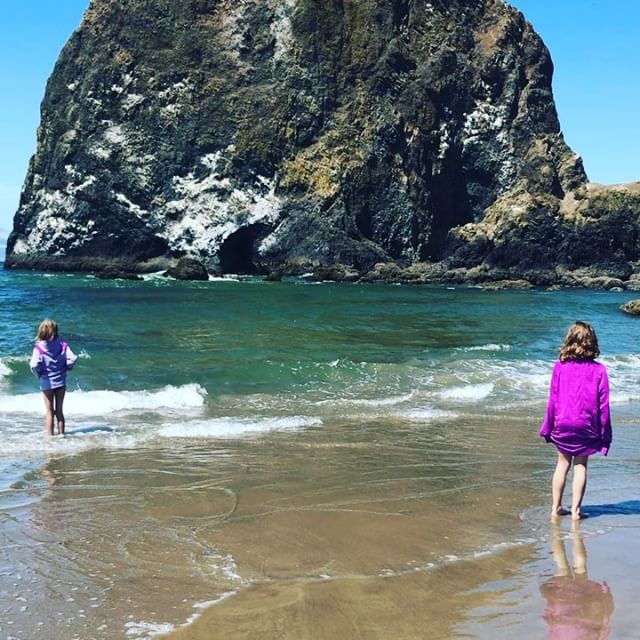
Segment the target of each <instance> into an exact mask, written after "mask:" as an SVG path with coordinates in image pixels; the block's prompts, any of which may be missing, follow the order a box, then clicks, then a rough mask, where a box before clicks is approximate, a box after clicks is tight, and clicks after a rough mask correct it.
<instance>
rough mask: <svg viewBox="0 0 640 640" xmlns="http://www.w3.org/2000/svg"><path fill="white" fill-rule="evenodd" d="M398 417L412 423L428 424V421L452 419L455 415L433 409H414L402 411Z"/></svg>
mask: <svg viewBox="0 0 640 640" xmlns="http://www.w3.org/2000/svg"><path fill="white" fill-rule="evenodd" d="M399 415H400V416H402V417H403V418H408V419H409V420H412V421H417V422H428V421H429V420H436V419H438V418H452V417H454V416H455V415H456V414H455V413H452V412H451V411H444V410H442V409H434V408H433V407H418V408H416V409H410V410H408V411H403V412H402V413H400V414H399Z"/></svg>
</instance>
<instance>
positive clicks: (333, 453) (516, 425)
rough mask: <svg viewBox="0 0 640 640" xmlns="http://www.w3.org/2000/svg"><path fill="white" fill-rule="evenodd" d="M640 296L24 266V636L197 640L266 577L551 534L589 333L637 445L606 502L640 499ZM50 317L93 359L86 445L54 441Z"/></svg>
mask: <svg viewBox="0 0 640 640" xmlns="http://www.w3.org/2000/svg"><path fill="white" fill-rule="evenodd" d="M629 298H630V296H629V294H628V293H616V292H598V291H554V292H546V291H531V292H512V291H505V292H488V291H482V290H480V289H475V288H468V287H451V288H445V287H411V286H391V285H367V286H363V285H356V284H334V283H322V284H317V283H313V282H310V281H306V280H305V279H297V280H289V281H284V282H281V283H268V282H264V281H262V280H260V279H256V278H241V277H238V278H231V277H230V278H225V279H220V280H211V281H209V282H204V283H184V282H176V281H172V280H168V279H165V278H162V277H160V276H149V277H147V278H146V280H145V281H144V282H125V281H103V280H99V279H96V278H93V277H91V276H87V275H76V274H34V273H28V272H4V271H2V272H0V302H1V304H0V327H1V328H2V331H1V332H0V433H1V434H2V447H1V448H0V596H2V599H3V601H4V602H9V603H10V605H8V606H7V607H6V608H5V610H4V612H3V619H2V620H1V621H0V633H4V634H5V635H6V634H7V633H10V634H11V635H12V637H16V638H21V639H27V638H36V637H43V636H42V635H41V634H42V629H43V628H44V629H47V635H46V637H48V638H52V639H55V638H65V639H67V638H74V637H77V638H104V639H110V638H120V637H127V638H150V637H155V636H158V635H161V634H163V633H180V630H181V629H183V628H184V627H185V625H187V626H188V627H191V626H192V625H197V620H198V619H200V617H201V616H202V612H203V611H209V610H214V609H215V608H216V607H220V608H221V610H222V608H223V607H225V606H229V603H230V602H231V601H233V600H234V599H237V598H240V597H245V596H244V595H242V594H245V593H251V589H255V588H256V587H260V586H261V585H265V584H269V585H273V584H277V585H280V584H282V585H285V584H287V585H288V584H290V582H291V581H298V582H300V583H302V584H307V583H313V582H314V581H339V580H349V579H353V578H354V576H356V577H357V576H360V577H366V578H368V579H369V578H376V577H378V578H387V577H389V576H396V577H401V576H403V575H407V574H408V573H413V572H418V573H420V572H422V573H428V572H433V571H437V570H439V568H440V567H442V566H445V565H447V564H448V563H451V562H457V561H467V560H469V559H478V558H483V557H485V556H496V554H499V553H500V552H501V551H504V550H505V549H518V548H521V547H523V546H526V545H531V544H535V543H536V542H540V541H544V540H545V539H546V537H547V535H548V532H547V531H546V529H545V526H546V518H545V516H546V513H547V510H548V505H547V496H546V493H547V491H548V488H547V484H548V475H549V472H550V469H551V466H550V465H551V464H552V463H553V456H554V454H553V452H552V451H551V450H550V448H548V447H545V446H542V445H541V444H540V442H539V439H538V438H537V436H536V431H537V425H538V423H539V420H540V416H541V414H542V411H543V409H544V403H545V400H546V394H547V387H548V382H549V375H550V371H551V366H552V363H553V360H554V358H555V354H556V352H557V348H558V346H559V344H560V341H561V339H562V335H563V333H564V331H565V329H566V328H567V326H568V325H569V324H570V323H571V322H572V321H574V320H577V319H584V320H587V321H589V322H591V323H592V324H593V325H594V326H595V328H596V330H597V332H598V337H599V340H600V346H601V350H602V358H601V360H602V362H604V363H605V364H606V365H607V367H608V370H609V375H610V381H611V390H612V396H611V398H612V412H613V416H614V423H615V425H616V428H617V429H618V431H615V432H614V433H615V434H616V435H615V437H616V438H618V435H619V438H618V439H617V440H616V442H617V443H618V445H616V443H614V447H613V449H612V454H611V456H610V458H609V459H608V460H603V459H598V460H594V464H593V466H592V470H591V476H590V482H592V484H593V485H594V486H595V488H594V489H592V488H591V485H590V488H589V492H590V493H589V494H588V496H592V499H593V501H594V502H595V503H600V504H608V503H611V502H619V501H620V500H625V499H626V500H631V499H633V498H634V497H637V490H638V488H639V487H638V481H637V480H636V478H635V472H634V469H635V465H636V463H637V458H638V449H637V447H638V444H639V443H638V437H637V436H636V435H635V429H634V426H635V425H637V424H638V417H637V416H638V406H639V403H638V401H639V400H640V387H639V386H638V372H639V371H640V347H639V345H640V320H637V319H635V318H631V317H629V316H625V315H624V314H622V313H621V312H620V310H619V306H620V304H622V303H623V302H625V301H626V300H628V299H629ZM44 317H53V318H55V319H56V320H57V321H58V323H59V325H60V328H61V335H62V336H63V337H64V339H65V340H66V341H67V342H68V343H69V344H70V345H71V347H72V348H73V349H74V351H75V352H76V353H77V354H79V360H78V363H77V365H76V368H75V369H74V370H73V371H72V372H71V373H70V374H69V380H68V393H67V398H66V401H65V413H66V418H67V433H68V435H67V437H66V438H64V439H62V438H52V439H50V438H47V437H45V433H44V425H43V417H42V401H41V398H40V395H39V392H38V391H37V382H36V380H35V378H33V376H32V375H31V373H30V372H29V370H28V366H27V361H28V358H29V355H30V352H31V348H32V343H33V336H34V333H35V330H36V327H37V325H38V323H39V321H40V320H41V319H42V318H44ZM616 446H617V448H616ZM400 520H401V521H402V522H399V521H400ZM460 521H463V522H465V526H464V527H460V526H458V525H457V524H456V523H457V522H460ZM601 522H602V521H601ZM599 526H602V525H601V524H600V525H599ZM354 531H355V532H357V533H356V534H350V535H349V536H347V537H348V538H349V541H345V532H354ZM368 532H375V535H373V533H368ZM336 584H337V582H336ZM341 584H342V583H341ZM283 588H284V586H283ZM42 601H44V602H46V603H47V604H46V605H45V606H42ZM36 602H38V603H40V604H38V606H36ZM452 625H453V623H452ZM454 626H455V625H454ZM451 628H453V626H452V627H450V628H449V629H448V630H446V631H445V632H443V635H442V637H449V636H448V635H447V634H453V632H452V631H451ZM453 635H455V634H453ZM453 635H451V637H453ZM338 636H339V634H338ZM7 637H8V636H7ZM202 637H204V636H202ZM212 637H213V636H212ZM238 637H251V636H250V634H248V633H247V634H245V635H241V634H240V635H238ZM345 637H348V636H345ZM381 637H382V636H381ZM434 637H437V636H434ZM467 637H468V636H467ZM487 637H488V636H487Z"/></svg>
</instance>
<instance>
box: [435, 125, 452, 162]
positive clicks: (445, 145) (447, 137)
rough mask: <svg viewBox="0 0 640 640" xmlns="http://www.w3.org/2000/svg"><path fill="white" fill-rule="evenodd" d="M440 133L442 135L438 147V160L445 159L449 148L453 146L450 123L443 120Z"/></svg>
mask: <svg viewBox="0 0 640 640" xmlns="http://www.w3.org/2000/svg"><path fill="white" fill-rule="evenodd" d="M438 134H439V136H440V146H439V147H438V155H437V158H438V160H444V158H445V156H446V155H447V150H448V149H449V147H450V146H451V134H450V132H449V123H448V122H443V123H441V124H440V129H439V130H438Z"/></svg>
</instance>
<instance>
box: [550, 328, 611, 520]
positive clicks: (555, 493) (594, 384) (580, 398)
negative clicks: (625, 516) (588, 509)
mask: <svg viewBox="0 0 640 640" xmlns="http://www.w3.org/2000/svg"><path fill="white" fill-rule="evenodd" d="M599 354H600V349H599V347H598V339H597V337H596V333H595V331H594V330H593V328H592V327H591V325H589V324H587V323H586V322H575V323H574V324H572V325H571V326H570V327H569V330H568V331H567V334H566V336H565V338H564V342H563V344H562V347H561V348H560V355H559V360H558V362H556V363H555V365H554V367H553V373H552V374H551V388H550V390H549V401H548V402H547V410H546V413H545V416H544V420H543V422H542V425H541V426H540V432H539V433H540V436H542V437H543V438H544V439H545V440H546V441H547V442H552V443H553V444H554V445H555V446H556V449H557V450H558V462H557V465H556V468H555V471H554V472H553V477H552V480H551V493H552V497H553V504H552V507H551V516H552V517H555V516H558V515H565V514H567V513H568V511H566V510H565V509H563V508H562V494H563V492H564V486H565V483H566V480H567V474H568V473H569V469H570V468H571V466H572V465H573V495H572V502H571V517H572V518H573V519H574V520H579V519H580V518H581V517H583V516H582V514H581V513H580V505H581V504H582V498H583V497H584V491H585V488H586V485H587V462H588V459H589V456H590V455H593V454H594V453H602V454H603V455H605V456H606V455H607V453H608V452H609V447H610V445H611V416H610V413H609V381H608V378H607V370H606V369H605V367H604V365H602V364H600V363H599V362H596V360H595V359H596V358H597V357H598V355H599Z"/></svg>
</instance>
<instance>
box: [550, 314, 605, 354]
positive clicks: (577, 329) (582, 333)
mask: <svg viewBox="0 0 640 640" xmlns="http://www.w3.org/2000/svg"><path fill="white" fill-rule="evenodd" d="M599 355H600V347H599V346H598V338H597V337H596V332H595V331H594V329H593V327H592V326H591V325H590V324H589V323H588V322H574V323H573V324H572V325H571V326H570V327H569V329H568V330H567V333H566V335H565V337H564V341H563V343H562V346H561V347H560V356H559V357H560V361H561V362H566V361H567V360H595V359H596V358H597V357H598V356H599Z"/></svg>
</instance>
